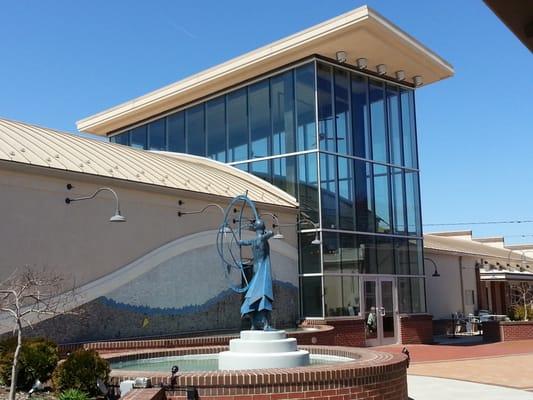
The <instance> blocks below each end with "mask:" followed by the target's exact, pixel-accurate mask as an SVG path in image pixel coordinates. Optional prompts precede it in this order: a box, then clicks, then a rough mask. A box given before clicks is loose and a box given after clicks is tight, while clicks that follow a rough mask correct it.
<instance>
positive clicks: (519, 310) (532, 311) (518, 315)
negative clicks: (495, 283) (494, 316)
mask: <svg viewBox="0 0 533 400" xmlns="http://www.w3.org/2000/svg"><path fill="white" fill-rule="evenodd" d="M524 315H525V307H524V306H514V307H512V308H511V310H510V312H509V318H511V319H512V320H513V321H523V320H524ZM527 319H528V320H530V321H531V320H533V307H532V306H529V307H528V308H527Z"/></svg>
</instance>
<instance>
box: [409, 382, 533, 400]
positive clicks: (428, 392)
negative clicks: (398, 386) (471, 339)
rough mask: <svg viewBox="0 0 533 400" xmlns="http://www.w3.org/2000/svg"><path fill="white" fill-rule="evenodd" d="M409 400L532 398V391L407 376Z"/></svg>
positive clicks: (519, 399)
mask: <svg viewBox="0 0 533 400" xmlns="http://www.w3.org/2000/svg"><path fill="white" fill-rule="evenodd" d="M407 382H408V386H409V398H410V399H411V400H467V399H468V400H472V399H475V400H507V399H510V400H533V393H529V392H525V391H522V390H516V389H509V388H502V387H498V386H492V385H481V384H478V383H471V382H463V381H456V380H451V379H442V378H429V377H424V376H408V377H407Z"/></svg>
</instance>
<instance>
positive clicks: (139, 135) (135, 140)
mask: <svg viewBox="0 0 533 400" xmlns="http://www.w3.org/2000/svg"><path fill="white" fill-rule="evenodd" d="M130 146H131V147H134V148H136V149H146V148H147V143H146V125H143V126H138V127H137V128H133V129H132V130H131V132H130Z"/></svg>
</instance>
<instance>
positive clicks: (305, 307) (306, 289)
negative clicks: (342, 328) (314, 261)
mask: <svg viewBox="0 0 533 400" xmlns="http://www.w3.org/2000/svg"><path fill="white" fill-rule="evenodd" d="M301 288H302V289H301V296H302V302H301V303H302V313H303V315H305V316H307V317H322V316H323V313H322V277H320V276H308V277H304V278H302V279H301Z"/></svg>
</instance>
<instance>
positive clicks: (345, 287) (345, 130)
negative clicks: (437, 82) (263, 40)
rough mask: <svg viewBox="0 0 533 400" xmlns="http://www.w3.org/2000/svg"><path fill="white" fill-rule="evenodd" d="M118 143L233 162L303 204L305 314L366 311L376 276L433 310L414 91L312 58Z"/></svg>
mask: <svg viewBox="0 0 533 400" xmlns="http://www.w3.org/2000/svg"><path fill="white" fill-rule="evenodd" d="M111 141H113V142H116V143H119V144H124V145H130V146H133V147H138V148H144V149H156V150H164V149H166V150H169V151H175V152H185V153H191V154H197V155H201V156H207V157H209V158H213V159H215V160H218V161H222V162H227V163H230V164H231V165H234V166H235V167H237V168H240V169H242V170H244V171H249V172H250V173H252V174H254V175H256V176H258V177H260V178H262V179H264V180H266V181H268V182H270V183H272V184H274V185H276V186H278V187H280V188H282V189H283V190H285V191H286V192H288V193H290V194H291V195H293V196H294V197H296V198H297V199H298V201H299V204H300V211H301V217H302V219H301V220H302V221H303V220H304V219H306V220H307V222H305V223H302V224H301V225H300V226H299V228H300V230H304V232H305V233H301V234H300V237H299V242H300V243H299V252H300V255H299V260H300V284H301V290H300V301H301V306H302V309H301V310H302V316H303V317H335V316H352V315H358V314H359V313H360V308H361V304H360V298H361V294H360V293H359V291H360V290H361V289H360V288H361V287H362V278H363V277H364V276H365V275H367V274H387V275H396V276H397V287H398V293H399V309H400V311H401V312H406V313H416V312H425V289H424V288H425V284H424V278H423V275H424V274H423V264H422V259H423V256H422V247H423V246H422V241H421V234H422V231H421V221H420V204H419V178H418V157H417V148H416V125H415V109H414V92H413V90H411V89H409V88H406V87H403V86H399V85H394V84H393V83H389V82H384V81H382V80H379V79H378V78H371V77H370V78H369V77H367V76H365V75H363V74H361V73H359V72H358V71H356V70H350V69H348V68H342V67H339V66H335V65H333V64H330V63H326V62H322V61H319V60H312V61H309V62H308V63H304V64H302V65H300V66H296V67H294V68H291V69H288V70H285V71H283V72H280V73H277V74H274V75H272V76H269V77H267V78H264V79H262V80H258V81H256V82H253V83H251V84H249V85H247V86H243V87H240V88H237V89H234V90H231V91H228V92H227V93H225V94H222V95H220V96H218V97H214V98H212V99H209V100H207V101H205V102H202V103H199V104H196V105H194V106H192V107H189V108H187V109H184V110H180V111H178V112H175V113H173V114H170V115H168V116H165V117H162V118H160V119H158V120H155V121H152V122H150V123H148V124H146V125H142V126H139V127H135V128H133V129H130V130H128V131H126V132H123V133H121V134H118V135H115V136H113V137H112V138H111ZM308 220H310V221H312V222H309V221H308ZM313 224H316V225H313ZM315 231H318V232H319V236H320V238H321V242H322V243H321V244H320V245H316V244H312V242H313V240H314V239H315V234H316V232H315Z"/></svg>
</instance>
